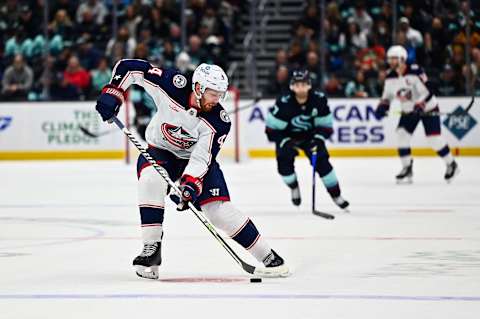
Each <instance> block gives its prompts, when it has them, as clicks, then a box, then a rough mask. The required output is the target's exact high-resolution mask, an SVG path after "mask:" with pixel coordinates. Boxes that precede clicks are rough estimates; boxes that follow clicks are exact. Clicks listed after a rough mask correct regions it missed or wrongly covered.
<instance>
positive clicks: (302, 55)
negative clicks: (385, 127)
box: [267, 0, 480, 97]
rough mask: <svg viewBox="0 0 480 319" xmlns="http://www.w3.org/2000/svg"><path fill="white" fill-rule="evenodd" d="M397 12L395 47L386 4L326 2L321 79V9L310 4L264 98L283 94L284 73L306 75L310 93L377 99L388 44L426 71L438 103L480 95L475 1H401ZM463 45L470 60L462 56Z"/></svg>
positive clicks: (379, 0) (478, 4)
mask: <svg viewBox="0 0 480 319" xmlns="http://www.w3.org/2000/svg"><path fill="white" fill-rule="evenodd" d="M397 4H398V11H397V16H398V19H397V20H398V22H397V24H396V25H395V30H396V33H395V39H394V37H393V36H392V34H393V33H394V25H393V23H392V21H393V18H392V14H393V12H392V6H391V1H384V0H368V1H363V0H335V1H326V8H325V21H324V23H323V28H324V31H325V40H326V46H325V47H324V49H325V68H326V71H327V72H326V74H325V75H324V76H321V75H320V70H321V68H320V63H321V60H320V54H319V53H320V49H321V48H320V47H319V43H320V41H319V32H320V25H321V24H320V16H321V15H320V12H319V10H318V8H319V5H318V1H310V4H309V5H308V6H307V8H306V10H305V13H304V15H303V17H301V18H300V19H299V20H298V21H297V22H296V23H295V24H294V26H293V28H292V40H291V43H290V44H289V47H288V48H287V49H286V50H283V49H282V50H279V51H278V52H277V56H276V65H275V69H274V70H272V72H271V73H272V80H271V81H270V85H269V87H268V88H267V91H268V92H269V93H270V94H274V92H278V91H280V90H287V89H288V70H289V69H290V70H291V69H292V68H296V67H304V68H307V69H308V70H309V71H310V73H311V75H312V78H313V80H314V82H315V85H320V83H321V81H323V85H324V90H325V91H326V93H327V94H328V95H329V96H342V97H343V96H346V97H378V96H379V95H380V94H381V93H382V88H383V82H384V79H385V76H386V72H387V69H388V65H386V51H387V50H388V47H389V46H391V45H393V44H401V45H403V46H404V47H405V48H406V49H407V51H408V62H410V63H418V64H419V65H420V66H422V67H423V68H424V70H425V71H426V73H427V75H428V76H429V79H430V81H432V84H433V87H435V88H436V91H437V92H436V93H437V94H438V95H440V96H458V95H466V92H467V87H466V86H467V85H470V88H472V90H473V91H474V92H475V93H476V94H477V95H478V94H480V1H470V8H469V6H468V1H460V0H425V1H412V0H406V1H402V0H398V1H397ZM468 16H469V17H470V20H469V21H470V30H471V31H470V36H469V38H467V35H466V24H467V21H468V19H467V17H468ZM467 42H469V43H470V46H471V49H470V52H467V51H466V50H467V47H466V43H467ZM468 53H469V54H470V57H471V61H470V64H469V65H467V64H466V54H468ZM467 75H468V76H469V78H470V82H468V83H467V78H468V76H467Z"/></svg>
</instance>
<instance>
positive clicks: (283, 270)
mask: <svg viewBox="0 0 480 319" xmlns="http://www.w3.org/2000/svg"><path fill="white" fill-rule="evenodd" d="M253 274H254V275H255V276H259V277H263V278H286V277H289V276H291V275H292V273H291V272H290V269H289V268H288V267H287V266H285V265H284V266H278V267H271V268H267V267H258V268H255V271H254V272H253Z"/></svg>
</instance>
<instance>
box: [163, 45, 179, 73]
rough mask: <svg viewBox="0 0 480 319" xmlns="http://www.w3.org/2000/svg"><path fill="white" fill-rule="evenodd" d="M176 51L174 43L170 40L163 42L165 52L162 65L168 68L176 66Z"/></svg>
mask: <svg viewBox="0 0 480 319" xmlns="http://www.w3.org/2000/svg"><path fill="white" fill-rule="evenodd" d="M175 56H176V54H175V51H174V49H173V44H172V42H170V41H165V42H163V52H162V58H161V59H162V66H163V67H166V68H171V67H173V66H175Z"/></svg>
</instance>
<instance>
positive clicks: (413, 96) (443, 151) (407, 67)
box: [375, 45, 458, 182]
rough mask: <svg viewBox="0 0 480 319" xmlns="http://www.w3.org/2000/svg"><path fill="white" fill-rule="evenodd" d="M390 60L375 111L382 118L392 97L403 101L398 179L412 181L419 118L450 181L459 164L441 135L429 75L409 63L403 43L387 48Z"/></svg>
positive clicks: (400, 122)
mask: <svg viewBox="0 0 480 319" xmlns="http://www.w3.org/2000/svg"><path fill="white" fill-rule="evenodd" d="M387 59H388V64H389V66H390V70H389V71H388V74H387V78H386V79H385V85H384V88H383V94H382V99H381V101H380V103H379V105H378V107H377V109H376V112H375V113H376V116H377V118H379V119H381V118H383V117H385V116H386V115H387V113H388V110H389V107H390V103H391V102H392V100H398V101H399V102H400V106H401V111H402V114H401V116H400V121H399V123H398V127H397V134H398V154H399V156H400V159H401V161H402V166H403V168H402V170H401V171H400V173H399V174H398V175H397V176H396V179H397V182H411V181H412V176H413V170H412V167H413V159H412V156H411V149H410V141H411V139H412V134H413V132H414V131H415V128H416V127H417V124H418V122H419V121H422V123H423V127H424V129H425V134H426V135H427V139H428V141H429V143H430V145H431V146H432V148H433V149H434V150H435V151H436V152H437V154H438V155H439V156H440V157H441V158H442V159H443V160H444V161H445V164H446V165H447V169H446V172H445V175H444V178H445V180H446V181H447V182H449V181H451V179H452V178H453V177H454V176H455V175H456V174H457V173H458V165H457V163H456V162H455V160H454V158H453V156H452V154H451V152H450V148H449V147H448V144H447V143H446V142H445V139H444V138H443V137H442V135H441V123H440V116H439V108H438V102H437V99H436V97H435V95H434V92H433V91H432V88H431V86H430V83H429V82H428V79H427V75H426V74H425V73H424V72H423V70H422V68H420V67H419V66H418V65H416V64H408V63H407V62H406V61H407V51H406V50H405V49H404V48H403V47H402V46H399V45H395V46H392V47H391V48H390V49H388V51H387Z"/></svg>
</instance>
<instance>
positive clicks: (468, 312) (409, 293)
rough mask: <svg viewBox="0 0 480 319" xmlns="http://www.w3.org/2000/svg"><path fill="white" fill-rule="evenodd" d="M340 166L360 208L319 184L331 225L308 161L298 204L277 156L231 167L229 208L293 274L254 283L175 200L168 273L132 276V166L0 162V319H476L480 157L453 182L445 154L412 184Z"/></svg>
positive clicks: (370, 162) (392, 167)
mask: <svg viewBox="0 0 480 319" xmlns="http://www.w3.org/2000/svg"><path fill="white" fill-rule="evenodd" d="M332 162H333V165H334V167H335V168H336V170H337V175H338V178H339V180H340V183H341V187H342V189H343V192H344V196H345V197H346V198H347V199H348V200H349V201H350V202H351V211H352V212H351V213H350V214H345V213H342V212H339V211H338V209H336V208H335V206H334V205H333V204H332V203H331V201H330V199H329V198H328V196H327V194H326V192H325V191H324V190H323V187H322V185H321V183H320V181H317V182H318V184H317V204H318V208H319V209H323V210H324V211H327V212H330V213H334V214H335V215H336V219H335V220H333V221H328V220H325V219H321V218H319V217H316V216H313V215H311V214H310V213H309V207H310V183H311V181H310V168H309V167H308V164H307V161H306V160H305V159H300V160H298V162H297V165H296V167H297V171H298V173H299V178H300V183H301V188H302V194H303V204H302V207H301V208H300V209H296V208H294V207H293V206H291V204H290V200H289V193H288V189H287V188H286V187H285V186H284V185H282V182H281V179H280V177H279V176H278V175H277V173H276V167H275V161H274V160H273V159H268V160H254V161H253V160H252V161H247V162H245V163H244V164H241V165H236V164H233V163H225V164H222V167H223V170H224V173H225V175H226V178H227V180H228V181H229V187H230V192H231V196H232V199H233V201H234V203H235V204H237V206H238V207H239V208H240V209H241V210H242V211H243V212H245V213H246V214H248V215H250V216H251V217H252V219H253V220H254V222H255V223H256V225H257V227H258V228H259V229H260V231H261V232H262V233H263V234H264V236H265V237H266V238H267V239H268V240H269V242H270V243H271V245H272V247H273V248H274V249H276V250H277V251H278V252H279V253H280V254H281V255H282V256H283V257H285V259H286V260H287V261H288V262H289V264H290V265H291V266H292V267H293V268H294V271H295V272H294V274H293V276H292V277H290V278H286V279H264V281H263V283H255V284H253V283H249V282H248V278H249V276H247V275H246V274H244V273H242V272H241V271H240V270H239V268H238V267H237V265H236V264H235V263H234V262H233V261H232V260H231V258H230V257H229V256H228V255H227V253H226V252H225V251H224V250H223V249H222V248H221V247H220V246H219V245H218V243H217V242H216V241H215V240H214V239H213V238H211V235H210V234H209V233H208V232H206V231H205V230H204V229H203V226H202V225H201V224H200V223H199V222H198V221H197V220H196V219H195V218H194V217H193V216H192V215H190V214H189V213H178V212H176V211H175V210H174V209H172V207H171V206H168V208H167V212H166V216H165V223H164V227H165V237H164V246H163V258H164V264H163V265H162V266H161V277H160V279H161V280H159V281H150V280H145V279H140V278H137V277H136V276H135V274H134V272H133V269H132V267H131V261H132V259H133V257H134V256H136V255H137V254H138V253H139V251H140V249H141V239H140V231H139V227H138V223H139V216H138V213H137V208H136V176H135V168H134V166H125V165H123V164H122V163H120V162H119V161H99V162H96V161H89V162H81V161H70V162H48V161H45V162H8V161H4V162H0V177H1V180H2V182H3V187H2V191H1V192H0V267H1V270H2V271H1V273H0V309H1V310H0V318H8V319H17V318H49V319H55V318H73V319H76V318H82V319H83V318H119V319H123V318H125V319H130V318H143V317H147V316H148V317H158V318H270V317H271V318H355V319H359V318H389V319H392V318H393V319H397V318H398V319H400V318H401V319H404V318H445V319H446V318H449V319H450V318H455V319H459V318H462V319H463V318H472V319H473V318H478V313H479V312H480V187H479V186H480V173H479V171H478V167H480V165H479V164H480V158H478V157H468V158H465V157H460V158H458V162H459V164H460V169H461V173H460V175H459V176H458V178H457V179H456V180H455V181H454V182H453V183H452V184H450V185H447V184H445V183H444V182H443V173H444V164H443V162H442V161H441V160H440V159H438V158H418V159H417V158H416V159H415V164H414V165H415V166H414V174H415V176H414V178H415V182H414V184H413V185H410V186H398V185H395V184H394V182H393V176H394V175H395V173H397V170H399V169H400V163H399V161H398V159H395V158H375V159H355V158H348V159H346V158H343V159H338V158H334V159H333V160H332ZM232 245H234V247H235V249H236V250H237V251H239V252H240V248H239V246H237V245H236V244H234V243H232ZM242 256H245V258H246V259H248V260H249V261H250V262H253V260H252V259H250V257H249V256H247V255H245V254H243V253H242Z"/></svg>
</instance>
